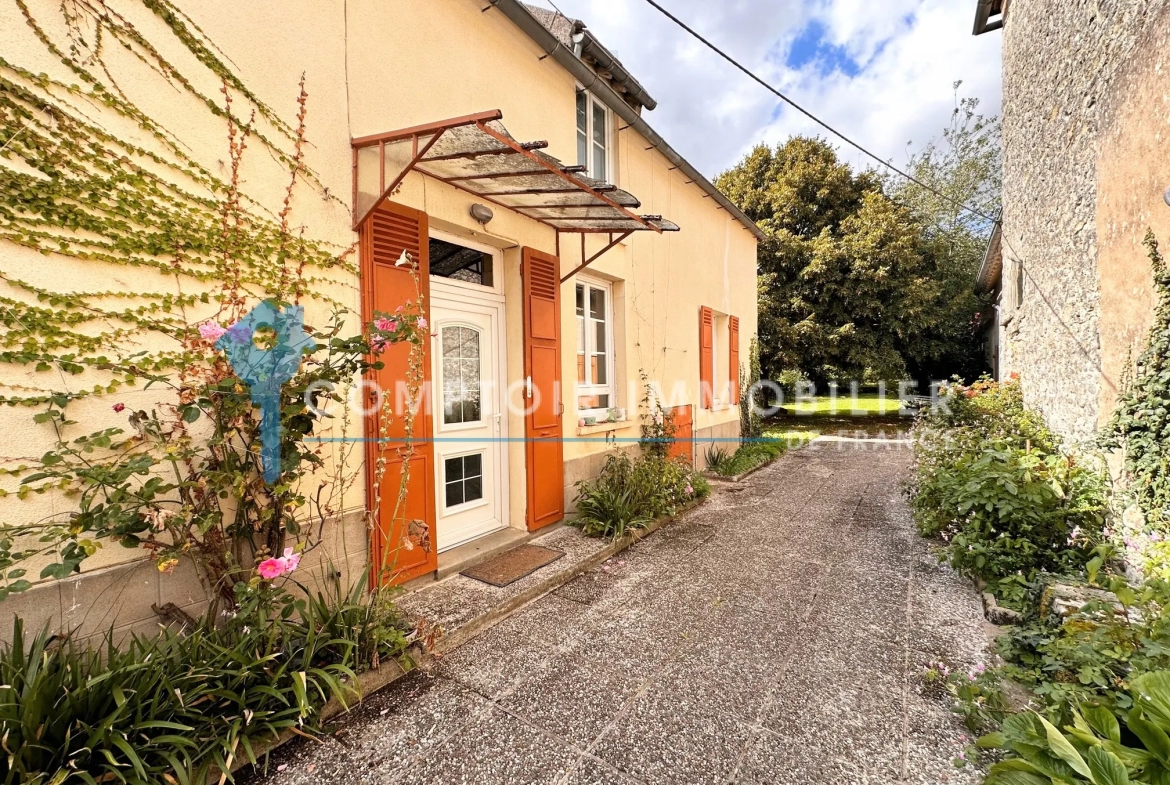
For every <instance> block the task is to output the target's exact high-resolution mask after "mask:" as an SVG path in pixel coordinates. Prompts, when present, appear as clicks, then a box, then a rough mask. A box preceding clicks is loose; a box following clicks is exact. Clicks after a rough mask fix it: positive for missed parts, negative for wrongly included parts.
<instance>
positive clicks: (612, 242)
mask: <svg viewBox="0 0 1170 785" xmlns="http://www.w3.org/2000/svg"><path fill="white" fill-rule="evenodd" d="M633 233H634V232H633V230H630V231H626V232H622V233H621V234H618V236H617V237H614V233H612V232H611V233H610V235H609V244H608V245H607V246H605V247H604V248H602V249H601V250H600V251H598V252H597V253H595V254H593V255H592V256H590V257H589V258H588V259H585V235H584V234H582V235H581V258H582V259H584V261H583V262H581V264H580V265H578V266H577V267H575V268H573V270H572V271H571V272H569V273H568V274H567V275H564V276H562V277H561V283H564V282H565V281H567V280H569V279H570V278H572V277H573V276H574V275H576V274H577V273H579V272H581V271H582V270H584V269H585V268H586V267H588V266H589V265H591V264H593V263H594V262H596V261H597V260H598V259H600V258H601V257H602V256H604V255H605V254H606V253H607V252H609V251H610V250H611V249H612V248H613V247H614V246H615V245H617V244H618V243H620V242H622V241H623V240H625V239H626V238H627V237H629V236H630V235H631V234H633ZM560 242H561V233H560V232H557V248H558V250H559V248H560Z"/></svg>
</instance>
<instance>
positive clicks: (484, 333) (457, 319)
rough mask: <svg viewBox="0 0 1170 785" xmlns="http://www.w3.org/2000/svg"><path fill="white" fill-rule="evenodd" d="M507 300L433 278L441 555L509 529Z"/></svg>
mask: <svg viewBox="0 0 1170 785" xmlns="http://www.w3.org/2000/svg"><path fill="white" fill-rule="evenodd" d="M503 317H504V309H503V298H502V296H500V295H498V294H495V293H490V292H483V293H480V292H479V291H474V290H473V289H472V287H469V286H466V285H460V284H459V283H456V282H450V281H446V280H442V279H438V278H432V279H431V332H432V333H433V334H434V337H433V338H432V339H431V340H432V341H433V342H434V343H433V351H432V353H431V356H432V357H433V358H434V360H433V362H434V369H433V376H432V377H431V378H432V379H433V380H434V402H435V409H434V412H435V415H434V419H435V451H434V452H435V477H436V478H437V482H436V483H435V487H436V490H437V492H438V500H437V505H436V509H437V510H438V518H437V526H436V528H437V534H436V538H437V540H438V549H439V550H440V551H444V550H447V549H449V548H454V547H455V546H457V545H461V544H463V543H465V542H467V541H468V540H472V539H475V538H476V537H481V536H483V535H485V534H489V533H491V532H494V531H497V530H499V529H502V528H504V527H505V526H507V523H506V521H507V517H506V510H505V502H506V498H505V490H504V475H505V472H504V461H505V460H506V451H505V450H504V436H505V433H504V428H505V427H506V423H505V418H504V416H503V408H502V405H501V403H502V395H501V387H502V386H503V385H502V384H501V381H502V379H503V378H504V370H503V369H504V368H505V365H504V356H503V351H504V349H503V345H502V344H501V340H500V339H501V337H502V334H503V333H502V331H503V326H504V318H503Z"/></svg>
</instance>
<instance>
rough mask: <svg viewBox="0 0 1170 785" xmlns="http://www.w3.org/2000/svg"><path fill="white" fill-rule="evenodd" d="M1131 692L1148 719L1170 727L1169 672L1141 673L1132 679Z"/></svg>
mask: <svg viewBox="0 0 1170 785" xmlns="http://www.w3.org/2000/svg"><path fill="white" fill-rule="evenodd" d="M1132 692H1133V695H1134V700H1135V701H1136V703H1137V704H1138V705H1139V706H1141V708H1142V711H1143V712H1144V713H1145V714H1146V716H1147V718H1148V719H1150V720H1152V721H1154V722H1156V723H1157V724H1158V725H1160V726H1161V727H1162V728H1163V729H1168V728H1170V672H1167V671H1154V672H1153V673H1143V674H1142V675H1141V676H1138V677H1137V678H1135V679H1134V680H1133V683H1132Z"/></svg>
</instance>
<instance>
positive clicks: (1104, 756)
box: [1088, 747, 1129, 785]
mask: <svg viewBox="0 0 1170 785" xmlns="http://www.w3.org/2000/svg"><path fill="white" fill-rule="evenodd" d="M1088 761H1089V771H1090V772H1092V780H1093V783H1094V785H1129V772H1127V771H1126V770H1125V764H1124V763H1122V762H1121V760H1120V759H1119V758H1118V757H1117V756H1116V755H1114V754H1113V753H1112V752H1110V751H1109V750H1107V749H1105V748H1104V747H1093V749H1091V750H1089V754H1088Z"/></svg>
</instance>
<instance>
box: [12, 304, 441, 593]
mask: <svg viewBox="0 0 1170 785" xmlns="http://www.w3.org/2000/svg"><path fill="white" fill-rule="evenodd" d="M420 322H421V325H420ZM344 326H345V322H344V313H343V312H336V313H334V315H333V316H332V318H331V319H330V321H329V322H328V323H327V325H326V327H325V328H324V329H315V328H312V327H306V331H307V332H308V334H309V335H310V336H311V337H312V339H313V342H314V344H315V345H316V347H317V348H316V349H315V350H313V351H311V352H307V353H305V354H304V356H303V357H302V358H301V361H300V366H299V368H298V369H297V370H296V372H295V374H294V375H293V376H292V378H291V379H290V380H289V381H288V382H287V383H286V384H284V385H283V386H282V387H281V388H280V391H279V418H280V428H279V440H280V441H279V452H278V454H279V475H278V479H277V481H276V482H275V483H272V484H271V485H269V484H268V483H266V482H265V481H264V476H263V475H264V467H263V465H262V463H261V460H260V456H261V447H260V444H261V433H260V418H259V416H258V412H257V410H256V408H255V406H254V403H253V400H252V399H251V397H250V396H249V391H248V386H247V385H246V384H245V383H244V382H243V381H242V380H241V379H240V378H239V377H238V376H237V375H236V374H235V373H234V372H233V371H232V369H231V368H230V366H229V365H228V364H227V363H226V362H224V361H223V357H222V355H221V354H220V353H219V352H218V351H216V350H214V349H213V348H212V344H213V343H214V342H218V341H220V339H222V338H224V336H229V337H230V338H231V340H233V341H244V342H247V341H252V342H254V343H256V345H257V346H260V345H261V344H262V342H263V341H264V340H266V339H268V338H270V336H265V335H264V334H262V330H261V329H255V330H253V329H252V328H250V327H248V326H247V325H243V324H242V323H241V322H238V321H237V322H234V323H231V324H229V325H227V326H224V325H221V324H220V323H218V322H216V321H204V322H202V323H200V324H198V325H197V326H195V327H192V328H191V332H192V334H193V336H194V335H197V336H198V337H197V338H196V337H193V338H192V345H193V346H194V347H200V346H201V347H202V351H204V352H207V353H208V360H207V364H206V366H205V367H204V368H203V369H202V370H201V371H196V370H189V371H188V372H187V373H186V374H185V377H184V378H181V379H179V380H178V382H177V383H176V382H174V381H173V380H168V379H162V378H160V379H159V380H158V381H159V382H160V383H169V384H170V385H171V386H172V387H174V388H175V389H176V391H177V402H176V403H175V404H172V405H169V406H160V407H158V408H155V409H152V410H151V411H145V410H133V409H132V408H130V409H129V410H127V407H126V406H125V405H123V404H121V403H119V404H116V405H115V406H114V411H115V412H116V413H122V412H126V414H125V416H126V417H127V427H126V428H121V427H112V428H107V429H104V430H102V431H99V432H97V433H93V434H89V435H87V436H81V437H77V438H73V439H69V438H66V437H65V436H64V434H63V432H62V426H63V425H64V423H63V422H61V421H58V420H56V419H54V420H52V423H53V425H54V427H55V428H56V429H57V433H58V441H57V445H56V447H55V448H54V449H53V450H51V451H50V452H49V453H47V454H46V455H45V456H44V459H43V461H42V463H43V464H44V465H43V466H42V467H41V470H40V471H38V472H35V473H32V474H28V475H26V476H24V477H23V478H22V484H21V486H20V490H19V495H20V496H21V497H22V498H23V497H24V496H26V495H28V494H35V493H43V492H46V491H47V490H49V489H62V490H64V491H65V492H67V493H69V494H71V495H73V496H74V497H75V499H76V500H77V510H76V511H74V512H69V513H66V514H63V515H61V516H59V517H56V518H51V519H49V520H47V521H39V522H37V523H34V524H27V525H22V526H15V525H14V526H6V527H4V530H3V531H2V532H0V575H3V576H5V577H6V578H7V585H5V586H3V587H0V599H3V597H4V596H6V595H7V594H8V593H9V592H13V591H23V590H25V589H27V588H29V587H30V586H31V583H30V582H29V581H27V580H24V578H23V570H22V567H21V563H22V562H27V561H28V560H30V559H32V558H34V557H44V556H50V557H53V561H52V562H51V563H50V564H48V565H47V566H46V567H45V568H44V569H43V570H42V572H41V577H42V578H46V577H54V578H64V577H67V576H68V575H70V574H72V573H75V572H78V571H79V570H80V566H81V564H82V562H83V561H85V559H87V558H89V557H90V556H92V555H93V554H94V553H96V552H97V550H98V549H99V548H101V547H102V544H103V543H105V542H117V543H119V544H120V545H122V546H123V547H127V548H140V549H144V550H145V551H146V552H147V553H148V554H149V556H150V557H151V558H152V559H153V560H154V561H155V563H156V564H157V566H158V569H159V571H161V572H171V571H173V570H174V569H175V568H176V567H177V566H178V564H179V563H180V560H181V559H184V558H187V559H191V560H192V561H193V562H194V563H195V565H196V566H197V568H198V571H199V573H200V576H201V577H202V578H203V580H204V581H205V583H206V585H207V588H208V590H209V594H210V596H212V598H213V600H214V599H218V601H219V602H220V603H222V604H223V605H224V606H226V607H229V608H231V607H235V605H236V603H237V602H238V598H237V596H236V593H235V588H234V587H235V586H236V585H237V584H239V583H241V582H243V583H247V582H248V580H249V576H250V574H251V575H256V574H257V573H256V572H255V571H256V570H259V573H258V574H259V575H260V576H261V577H263V578H264V579H265V580H270V579H272V578H276V577H280V576H282V575H287V574H288V573H290V572H292V571H294V570H295V569H296V568H297V566H298V564H299V561H300V558H301V554H302V553H304V552H305V551H306V550H308V549H311V548H312V547H314V546H315V542H313V541H312V539H311V537H312V533H313V532H319V531H320V529H321V526H322V525H324V522H325V520H326V519H327V518H329V517H331V516H334V515H336V514H338V513H339V512H340V503H341V495H342V493H343V491H344V488H345V485H346V482H345V481H344V479H343V478H342V477H341V476H340V475H339V474H338V473H339V472H341V471H342V468H341V467H340V466H337V467H336V468H335V470H334V471H335V474H334V476H331V477H326V478H316V479H315V480H314V479H313V473H314V472H315V471H317V470H319V469H321V468H323V467H324V466H325V459H324V456H323V453H322V445H321V443H320V442H318V441H317V440H315V439H313V438H312V434H314V432H315V431H316V430H317V429H319V428H322V427H327V421H325V420H322V417H321V412H322V407H323V406H325V404H326V403H327V402H329V401H332V402H335V403H337V404H340V405H342V406H344V405H345V402H346V398H345V392H346V390H347V389H348V388H349V387H350V386H352V385H353V383H354V381H355V379H356V378H358V377H360V376H361V375H362V374H365V373H367V372H369V371H372V370H375V369H379V368H381V367H382V366H381V362H380V360H378V359H377V354H378V352H379V351H384V350H385V349H386V348H388V347H389V346H390V345H392V344H396V343H403V342H405V343H408V344H411V345H413V346H416V347H417V346H420V345H421V343H422V341H423V336H424V335H425V332H423V331H424V330H425V321H424V320H422V316H421V313H420V311H419V307H418V305H417V304H411V305H408V306H404V307H403V308H402V309H401V310H400V311H399V312H398V314H397V316H396V317H395V316H394V315H379V316H378V317H377V319H376V320H375V321H374V323H372V324H370V325H367V327H366V328H365V329H364V330H363V331H362V333H361V334H359V335H356V336H351V337H343V336H342V333H343V330H344ZM345 416H346V417H348V414H346V415H345ZM342 425H343V426H344V422H343V423H342ZM196 429H198V431H197V430H196ZM339 463H344V461H340V462H339ZM311 521H316V525H314V526H308V525H307V524H308V523H309V522H311ZM289 537H292V538H296V539H298V540H304V542H302V546H301V549H300V550H298V549H296V548H290V547H289V546H288V544H287V543H286V539H287V538H289ZM306 538H309V539H307V540H306ZM21 541H23V542H29V541H32V542H33V543H39V545H35V544H34V546H33V547H28V548H26V549H23V550H18V549H17V548H15V547H14V543H16V542H21ZM262 554H283V555H281V556H276V557H263V558H262V557H261V555H262ZM257 565H259V567H258V566H257Z"/></svg>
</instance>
